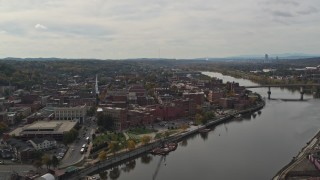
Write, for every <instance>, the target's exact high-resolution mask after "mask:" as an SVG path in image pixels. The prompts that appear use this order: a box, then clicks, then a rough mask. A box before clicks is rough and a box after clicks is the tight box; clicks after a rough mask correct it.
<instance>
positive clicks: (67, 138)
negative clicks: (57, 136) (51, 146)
mask: <svg viewBox="0 0 320 180" xmlns="http://www.w3.org/2000/svg"><path fill="white" fill-rule="evenodd" d="M78 135H79V132H78V131H77V130H76V129H74V128H73V129H71V131H69V132H65V133H64V134H63V143H64V144H70V143H72V142H73V141H74V140H75V139H76V138H77V137H78Z"/></svg>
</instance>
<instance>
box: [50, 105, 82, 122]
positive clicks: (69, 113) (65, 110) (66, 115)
mask: <svg viewBox="0 0 320 180" xmlns="http://www.w3.org/2000/svg"><path fill="white" fill-rule="evenodd" d="M86 113H87V106H86V105H83V106H76V107H56V108H54V116H55V119H56V120H78V121H79V122H80V123H83V121H84V120H85V118H86Z"/></svg>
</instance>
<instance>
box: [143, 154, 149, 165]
mask: <svg viewBox="0 0 320 180" xmlns="http://www.w3.org/2000/svg"><path fill="white" fill-rule="evenodd" d="M151 161H152V156H151V155H150V154H144V155H142V156H141V163H143V164H149V163H150V162H151Z"/></svg>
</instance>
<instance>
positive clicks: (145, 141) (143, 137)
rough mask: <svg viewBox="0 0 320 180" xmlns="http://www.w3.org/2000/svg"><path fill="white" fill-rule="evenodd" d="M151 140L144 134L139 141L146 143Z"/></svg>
mask: <svg viewBox="0 0 320 180" xmlns="http://www.w3.org/2000/svg"><path fill="white" fill-rule="evenodd" d="M150 141H151V137H150V136H148V135H144V136H142V137H141V143H142V144H148V143H149V142H150Z"/></svg>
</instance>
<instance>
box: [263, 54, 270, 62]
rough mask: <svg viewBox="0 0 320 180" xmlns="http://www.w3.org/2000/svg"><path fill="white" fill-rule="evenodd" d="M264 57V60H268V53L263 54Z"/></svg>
mask: <svg viewBox="0 0 320 180" xmlns="http://www.w3.org/2000/svg"><path fill="white" fill-rule="evenodd" d="M264 59H265V61H266V62H268V60H269V55H268V54H266V55H265V56H264Z"/></svg>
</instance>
